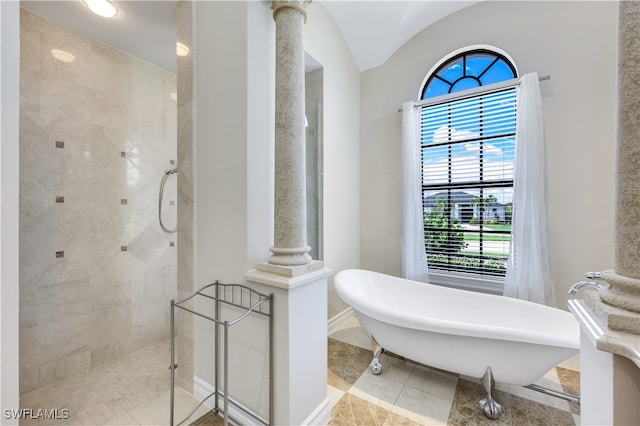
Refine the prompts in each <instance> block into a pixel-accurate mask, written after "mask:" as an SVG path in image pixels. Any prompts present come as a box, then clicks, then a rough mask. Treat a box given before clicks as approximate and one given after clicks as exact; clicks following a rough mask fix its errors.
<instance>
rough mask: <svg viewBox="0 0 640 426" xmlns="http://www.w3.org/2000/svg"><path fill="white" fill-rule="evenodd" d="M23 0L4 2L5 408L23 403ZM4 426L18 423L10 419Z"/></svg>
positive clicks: (1, 218)
mask: <svg viewBox="0 0 640 426" xmlns="http://www.w3.org/2000/svg"><path fill="white" fill-rule="evenodd" d="M19 6H20V4H19V2H17V1H3V2H0V50H1V51H2V58H1V59H0V94H1V95H2V96H0V99H1V101H0V129H1V130H0V141H2V144H1V145H0V146H2V150H1V151H0V194H1V198H0V206H1V207H0V282H1V283H2V284H1V285H0V334H1V336H2V339H0V409H2V410H4V409H17V408H19V405H18V389H19V386H18V380H19V378H18V371H19V369H18V204H19V203H18V179H19V174H18V164H19V162H18V155H19V154H18V153H19V142H18V117H19V108H20V93H19V87H20V12H19V10H20V9H19ZM0 423H1V424H18V421H17V419H13V420H11V419H5V418H4V411H2V418H1V419H0Z"/></svg>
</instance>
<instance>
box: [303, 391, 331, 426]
mask: <svg viewBox="0 0 640 426" xmlns="http://www.w3.org/2000/svg"><path fill="white" fill-rule="evenodd" d="M329 421H331V400H330V399H329V398H328V397H327V398H325V399H324V401H322V402H321V403H320V405H318V407H316V409H315V410H313V413H311V415H310V416H309V417H307V419H306V420H305V421H304V422H303V423H302V424H303V425H326V424H327V423H329Z"/></svg>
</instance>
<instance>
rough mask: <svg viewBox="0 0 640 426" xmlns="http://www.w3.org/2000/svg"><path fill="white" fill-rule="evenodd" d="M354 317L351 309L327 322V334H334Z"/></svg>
mask: <svg viewBox="0 0 640 426" xmlns="http://www.w3.org/2000/svg"><path fill="white" fill-rule="evenodd" d="M354 315H355V314H354V312H353V309H352V308H351V307H349V308H347V309H345V310H344V311H342V312H340V313H339V314H337V315H335V316H333V317H331V318H330V319H329V321H328V322H327V333H328V334H331V333H333V332H334V331H335V330H336V329H337V328H338V327H339V326H340V325H341V324H342V323H344V322H345V321H347V320H349V319H350V318H351V317H352V316H354Z"/></svg>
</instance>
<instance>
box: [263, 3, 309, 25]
mask: <svg viewBox="0 0 640 426" xmlns="http://www.w3.org/2000/svg"><path fill="white" fill-rule="evenodd" d="M311 1H312V0H273V2H271V10H273V19H276V16H277V15H278V13H280V12H282V11H283V10H285V9H293V10H297V11H298V12H300V13H301V14H302V16H303V17H304V22H305V23H306V22H307V5H308V4H309V3H311Z"/></svg>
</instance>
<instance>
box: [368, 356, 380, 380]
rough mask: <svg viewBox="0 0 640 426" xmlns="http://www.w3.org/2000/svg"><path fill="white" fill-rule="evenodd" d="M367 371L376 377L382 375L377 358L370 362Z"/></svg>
mask: <svg viewBox="0 0 640 426" xmlns="http://www.w3.org/2000/svg"><path fill="white" fill-rule="evenodd" d="M369 369H370V370H371V372H372V373H373V374H375V375H376V376H377V375H378V374H380V373H382V364H380V361H379V360H378V358H374V359H373V361H371V364H369Z"/></svg>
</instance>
